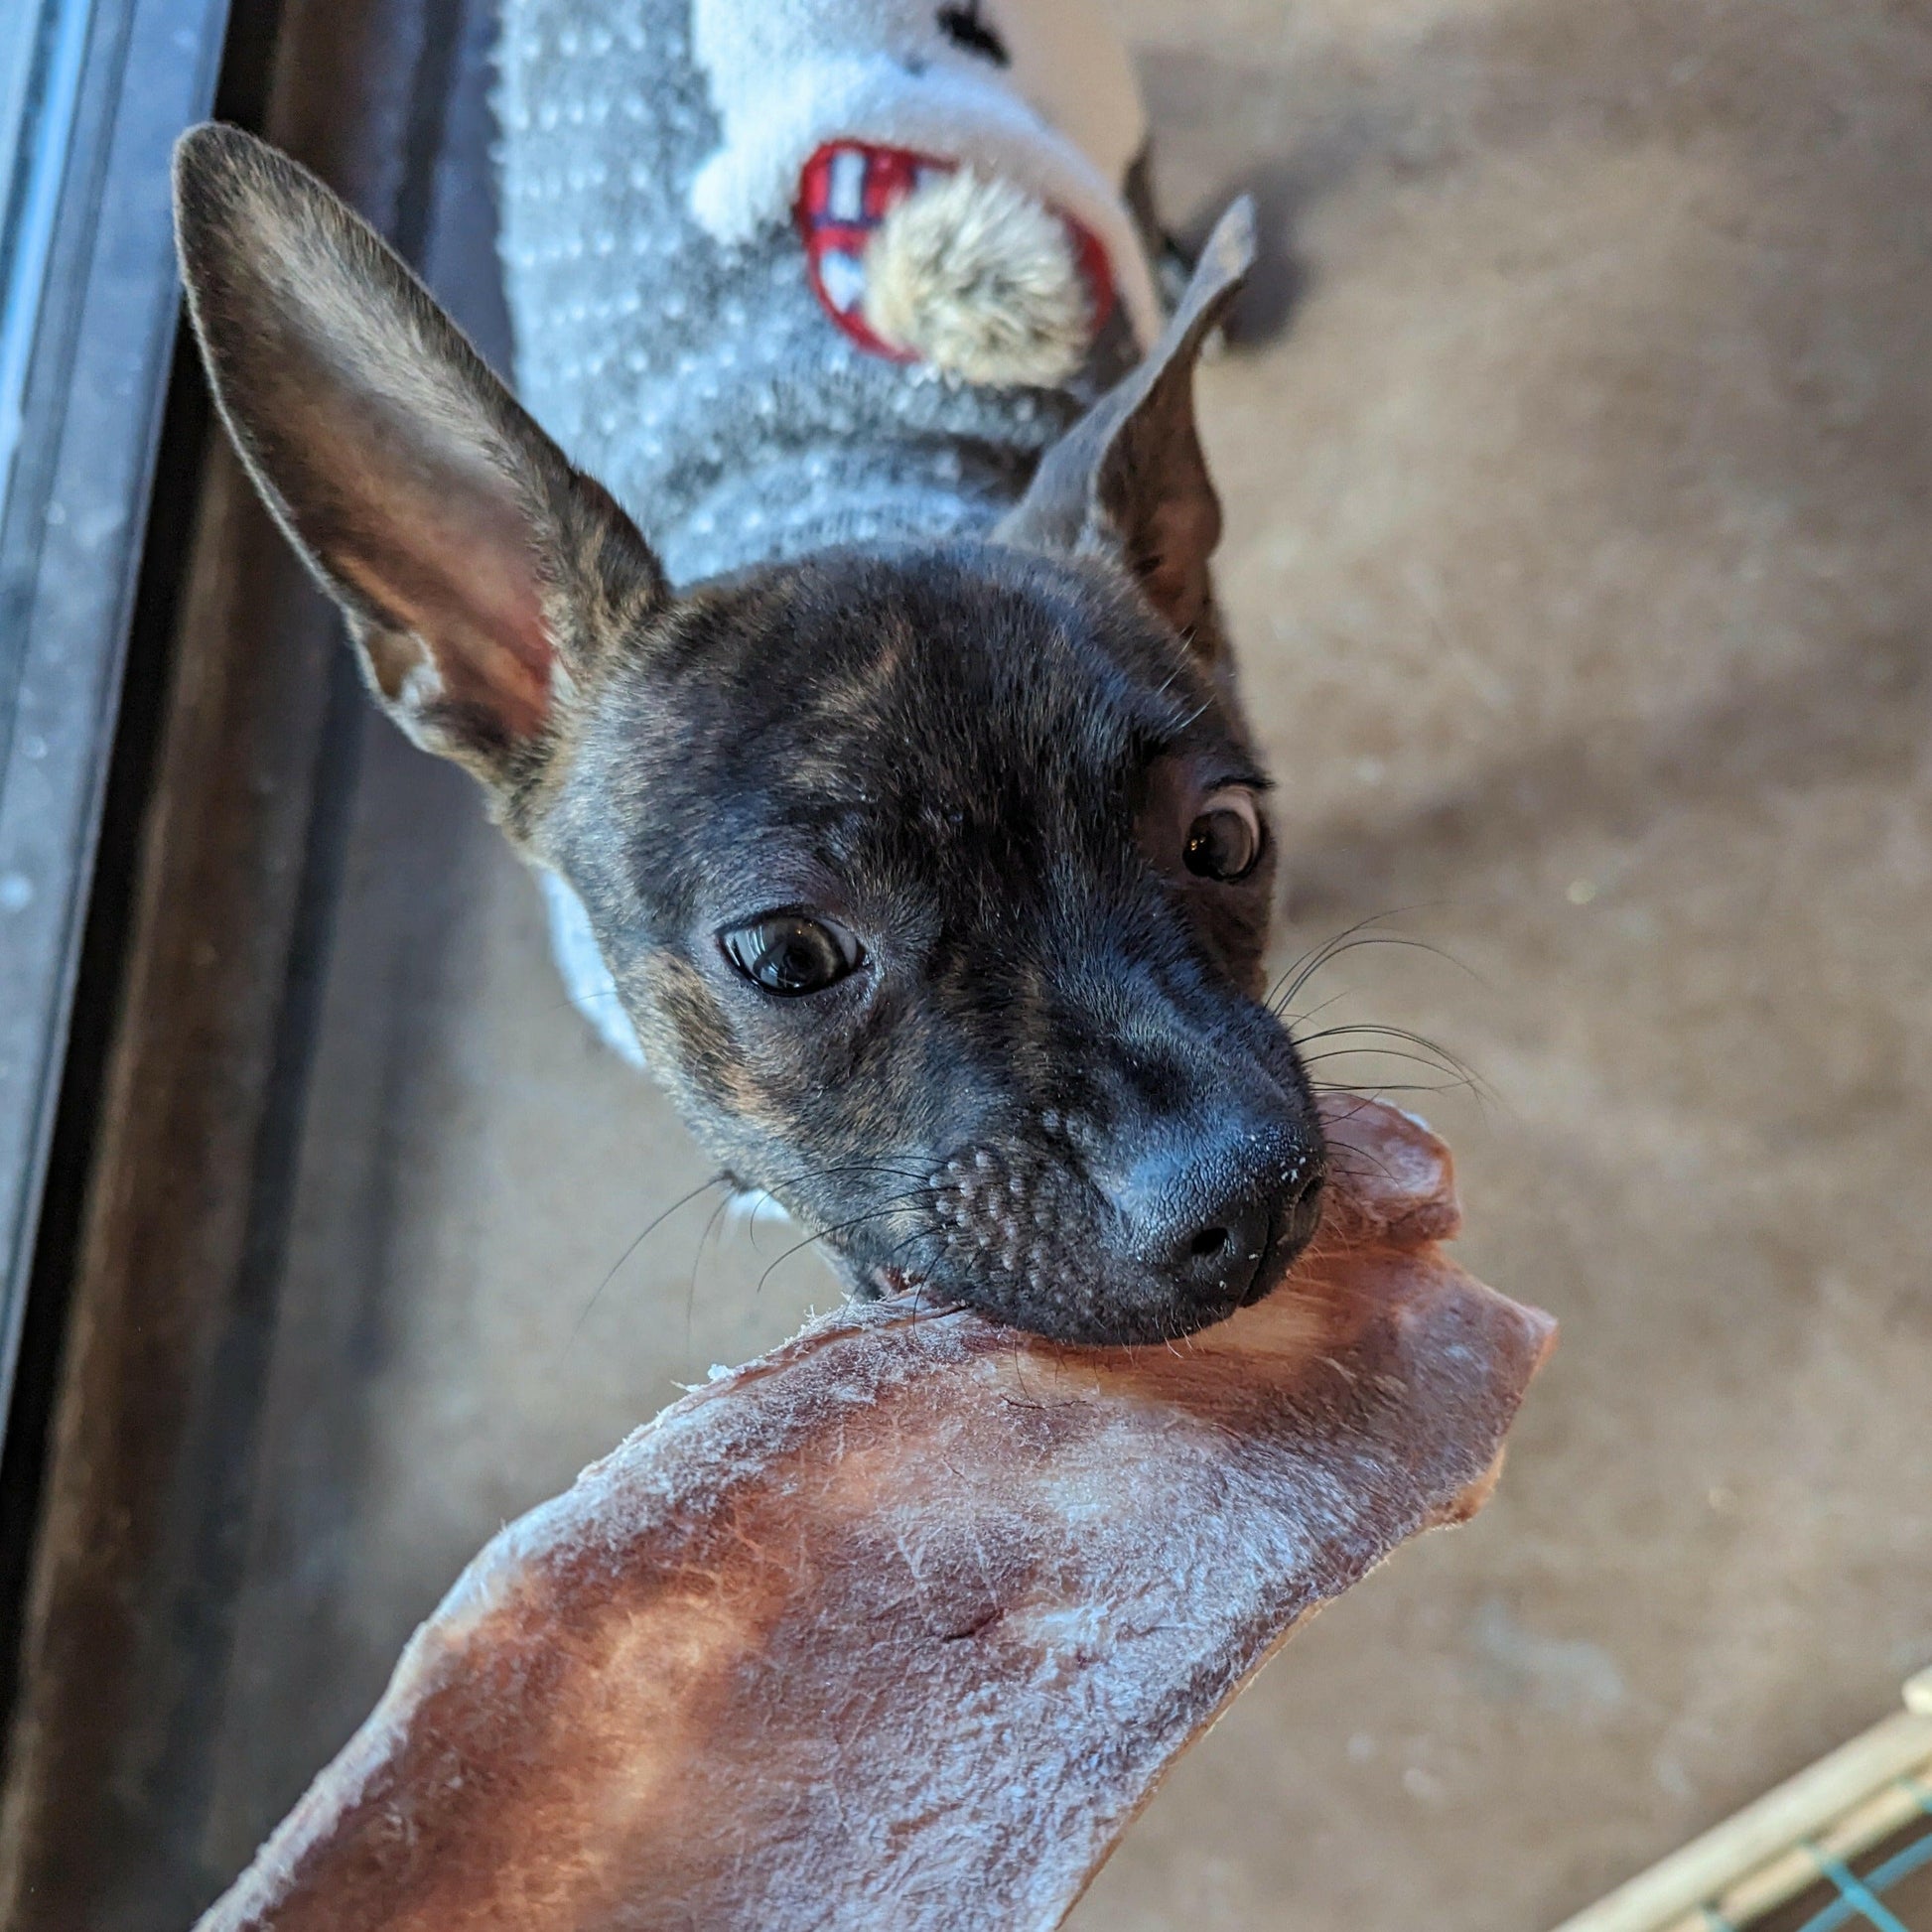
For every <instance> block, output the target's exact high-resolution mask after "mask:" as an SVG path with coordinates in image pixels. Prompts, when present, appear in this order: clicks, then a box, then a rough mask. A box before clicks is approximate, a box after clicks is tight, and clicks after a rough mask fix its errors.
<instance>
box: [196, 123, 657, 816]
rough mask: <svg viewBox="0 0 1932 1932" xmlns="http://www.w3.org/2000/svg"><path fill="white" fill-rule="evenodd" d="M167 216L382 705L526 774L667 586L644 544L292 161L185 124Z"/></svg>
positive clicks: (291, 523) (493, 782)
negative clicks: (619, 641)
mask: <svg viewBox="0 0 1932 1932" xmlns="http://www.w3.org/2000/svg"><path fill="white" fill-rule="evenodd" d="M175 223H176V233H177V237H178V240H179V243H180V249H181V260H182V273H183V278H184V280H185V281H186V283H187V285H188V297H189V310H190V314H191V316H192V318H193V321H194V326H195V333H196V336H197V338H198V339H199V340H200V343H201V346H202V353H203V356H204V358H205V359H206V361H207V371H208V378H209V381H210V383H211V384H212V386H213V390H214V398H215V402H216V404H217V405H218V407H219V409H220V412H221V416H222V419H223V420H224V421H225V422H226V424H227V426H228V430H229V432H230V434H231V435H232V436H233V438H234V441H235V445H236V447H237V448H238V449H239V451H240V453H241V456H242V460H243V461H244V462H245V463H246V464H247V466H248V470H249V472H250V474H251V475H252V476H253V478H254V480H255V483H256V484H257V485H258V486H259V488H260V489H261V492H262V494H263V496H264V497H265V498H266V499H267V501H268V503H269V505H270V507H271V508H272V509H273V510H274V512H275V514H276V516H277V518H278V519H279V520H280V522H281V524H282V526H283V528H284V529H285V530H286V531H287V532H288V534H289V536H290V537H291V538H292V539H293V540H294V542H295V545H296V547H297V548H298V549H299V550H300V551H301V553H302V555H303V557H304V558H305V559H306V560H307V561H308V563H309V565H310V567H311V568H312V569H313V570H314V572H315V573H316V575H317V577H319V578H320V579H321V581H322V583H323V585H324V587H325V588H326V589H327V590H328V591H329V592H330V594H331V595H332V596H333V597H334V598H335V599H336V600H337V602H338V603H339V604H341V605H342V607H343V609H344V610H345V612H346V613H347V616H348V621H349V627H350V629H351V631H352V632H353V634H354V637H355V642H356V644H357V647H358V649H359V651H360V653H361V657H362V665H363V669H364V671H365V673H366V675H367V678H368V682H369V684H370V686H371V688H372V689H373V691H374V692H375V694H376V696H377V698H378V699H379V700H380V701H381V702H382V704H383V705H384V707H385V708H386V709H387V710H388V711H389V712H390V713H391V715H392V716H393V717H395V719H396V720H397V722H398V723H400V724H401V725H402V727H403V729H404V730H405V731H406V732H408V733H409V735H410V736H411V737H412V738H413V739H415V740H416V742H417V743H418V744H420V745H422V746H424V747H425V748H426V749H428V750H430V751H434V752H440V753H442V754H444V755H445V756H446V757H450V758H454V759H458V760H459V761H460V762H462V763H463V764H465V765H467V766H469V767H470V769H472V770H473V771H475V772H476V773H477V775H478V776H479V777H481V778H483V780H484V782H485V783H486V784H488V785H489V786H491V787H492V788H493V789H495V790H497V791H498V792H499V793H508V792H511V791H513V790H515V789H516V788H517V786H518V785H519V784H521V783H522V782H524V781H525V780H526V779H527V778H528V777H529V776H530V775H531V774H532V773H533V772H534V771H535V770H537V769H538V768H540V766H541V763H542V761H543V759H544V756H545V754H546V752H547V750H548V749H549V747H550V746H551V745H552V744H554V743H555V737H556V731H557V727H558V725H559V723H560V722H561V719H562V717H563V714H564V712H565V711H566V710H567V708H568V706H569V704H570V703H571V700H572V698H573V696H574V695H575V694H576V693H578V692H579V691H581V690H582V689H583V688H584V687H585V686H586V685H587V684H588V683H590V682H592V681H594V680H595V678H596V676H597V674H598V670H599V665H600V660H601V656H602V654H603V653H604V652H605V651H606V650H607V649H608V647H609V644H610V642H611V640H612V639H614V638H617V637H621V636H622V635H623V634H624V633H625V632H626V630H629V629H631V628H632V627H634V625H635V624H636V623H637V622H638V621H640V620H641V619H643V618H644V617H646V616H647V615H648V614H649V613H650V612H651V611H652V610H654V609H656V608H657V607H659V606H660V605H662V604H663V603H664V602H665V601H666V599H667V591H666V588H665V585H664V580H663V576H662V574H661V572H660V571H659V569H658V567H657V564H656V562H655V560H654V559H653V558H652V556H651V554H650V552H649V550H648V549H647V548H646V547H645V545H644V541H643V539H642V538H641V537H640V536H639V535H638V534H637V531H636V529H635V528H634V527H633V526H632V524H631V523H630V522H629V520H628V519H627V518H626V517H625V516H624V515H623V513H622V511H621V510H620V509H619V508H618V506H617V505H616V503H615V502H613V501H612V499H611V497H610V495H609V494H608V493H607V492H606V491H605V490H604V489H603V488H602V487H601V486H600V485H599V484H597V483H593V482H592V481H591V480H590V479H589V478H587V477H584V476H582V475H580V474H579V473H578V472H576V471H574V470H573V469H572V468H571V467H570V465H569V464H568V463H567V462H566V461H565V460H564V457H563V455H562V453H561V452H560V451H559V450H558V449H557V447H556V445H555V444H553V443H552V442H551V441H550V440H549V438H548V437H546V436H545V435H544V434H543V432H542V431H541V430H539V429H538V428H537V426H536V424H535V423H533V422H532V421H531V420H530V418H529V417H528V416H527V415H526V414H525V413H524V412H523V410H522V409H520V408H519V407H518V406H517V404H516V403H515V402H514V401H513V400H512V398H511V397H510V395H509V392H508V391H507V390H506V389H505V388H504V387H503V385H502V384H501V383H500V382H499V381H498V380H497V379H496V377H495V376H494V375H492V374H491V373H490V371H489V370H488V369H487V368H486V367H485V366H484V365H483V360H482V358H481V357H480V356H479V355H478V354H477V353H476V351H475V350H474V349H473V348H472V347H471V346H470V345H469V343H468V342H466V341H465V340H464V338H463V336H462V335H461V334H460V333H459V331H458V330H457V328H456V326H455V324H454V323H452V322H451V321H450V319H449V318H448V317H447V316H446V315H445V314H444V313H443V312H442V310H441V309H439V308H438V307H437V306H436V304H435V302H434V301H433V300H432V299H431V297H430V296H429V294H428V293H427V291H425V290H424V289H423V287H422V285H421V284H420V283H419V282H417V280H416V279H415V277H414V276H413V275H411V274H410V272H409V270H408V269H407V268H405V267H404V266H403V264H402V263H401V261H399V260H398V259H397V258H396V256H395V255H394V254H392V253H391V252H390V251H389V249H388V248H387V247H386V246H385V245H384V244H383V243H382V241H381V240H380V239H378V237H377V236H376V235H375V234H374V233H373V232H372V231H371V230H370V229H369V228H368V227H367V226H366V225H365V224H364V223H363V222H362V221H361V220H360V219H359V218H358V217H357V216H356V215H355V214H353V213H352V212H351V211H350V210H349V209H348V208H347V207H345V205H344V204H343V203H342V202H341V201H340V200H338V199H337V197H336V196H335V195H333V194H332V193H331V192H330V191H329V190H328V189H326V188H325V187H324V186H323V185H322V184H321V183H320V182H318V181H317V180H315V179H314V177H313V176H311V175H309V174H307V173H305V172H304V171H303V170H302V169H301V168H299V167H297V166H296V164H295V163H294V162H292V161H290V160H289V159H288V158H287V157H286V156H284V155H281V154H279V153H277V152H276V151H275V150H274V149H273V148H270V147H267V146H266V145H264V144H263V143H262V142H260V141H257V140H255V139H253V138H252V137H251V136H249V135H246V134H243V133H241V132H240V131H239V130H237V129H234V128H227V127H218V126H207V127H201V128H196V129H194V130H192V131H191V132H190V133H188V134H186V135H184V136H183V138H182V140H181V143H180V145H179V147H178V148H177V149H176V154H175Z"/></svg>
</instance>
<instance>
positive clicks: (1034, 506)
mask: <svg viewBox="0 0 1932 1932" xmlns="http://www.w3.org/2000/svg"><path fill="white" fill-rule="evenodd" d="M1254 225H1255V217H1254V204H1253V203H1252V202H1251V201H1249V200H1248V198H1247V197H1246V196H1243V197H1242V198H1241V199H1240V200H1239V201H1238V202H1236V203H1235V204H1234V205H1233V206H1232V207H1230V208H1229V209H1228V210H1227V212H1226V213H1225V214H1223V215H1222V216H1221V218H1220V220H1219V221H1218V222H1216V223H1215V226H1214V232H1213V233H1212V234H1211V235H1210V236H1209V237H1208V241H1207V246H1206V247H1205V248H1204V249H1203V250H1202V251H1201V257H1200V261H1199V263H1198V264H1197V265H1196V267H1195V269H1194V275H1193V279H1192V281H1191V282H1189V283H1188V285H1187V293H1186V294H1185V295H1184V296H1182V298H1181V301H1180V306H1179V308H1178V309H1176V310H1175V311H1174V313H1173V319H1172V320H1171V321H1170V322H1169V324H1168V327H1167V329H1166V331H1165V332H1164V333H1163V335H1162V337H1161V340H1160V342H1159V343H1157V344H1156V345H1155V346H1154V348H1153V350H1152V352H1151V353H1150V354H1149V355H1148V357H1147V359H1146V360H1145V361H1144V362H1142V364H1141V365H1140V367H1139V368H1137V369H1136V370H1135V371H1134V372H1133V373H1132V374H1131V375H1128V376H1126V377H1124V378H1123V379H1122V380H1121V381H1120V382H1119V383H1118V384H1117V385H1116V386H1115V387H1114V388H1112V389H1110V390H1109V391H1108V392H1107V394H1106V395H1104V396H1103V397H1102V398H1101V399H1100V400H1099V401H1098V402H1097V403H1095V404H1094V406H1093V408H1092V409H1090V410H1089V411H1088V412H1087V414H1086V415H1085V416H1083V417H1082V418H1081V419H1080V421H1079V422H1078V423H1076V424H1075V425H1074V426H1073V428H1072V429H1070V430H1069V431H1068V432H1067V433H1066V435H1065V436H1063V437H1062V438H1061V439H1060V440H1059V442H1057V443H1056V444H1054V445H1053V447H1052V448H1051V449H1050V450H1048V451H1047V452H1046V454H1045V456H1044V457H1043V458H1042V459H1041V460H1040V465H1039V468H1038V470H1037V471H1035V475H1034V480H1033V483H1032V484H1031V485H1030V486H1029V488H1028V490H1027V494H1026V496H1025V497H1024V498H1023V499H1022V500H1021V502H1020V503H1019V504H1018V505H1017V506H1016V507H1015V508H1014V509H1012V510H1011V511H1010V512H1009V513H1008V514H1007V515H1006V517H1005V518H1003V519H1002V521H1001V523H1000V526H999V528H998V530H997V531H996V533H995V534H996V535H997V536H998V537H999V538H1000V539H1001V540H1002V541H1003V542H1007V543H1013V544H1019V545H1022V546H1023V547H1025V548H1027V549H1031V550H1058V551H1063V552H1067V553H1069V554H1072V555H1102V556H1111V557H1114V558H1116V559H1118V560H1119V561H1120V562H1121V563H1123V564H1124V565H1125V566H1126V567H1127V569H1128V570H1130V571H1131V572H1132V573H1133V575H1134V576H1135V577H1136V578H1137V579H1138V580H1139V582H1140V585H1141V588H1142V590H1143V591H1145V592H1146V594H1147V596H1148V599H1149V601H1150V602H1151V603H1152V604H1153V605H1154V607H1155V609H1156V610H1158V611H1159V612H1160V613H1161V615H1162V616H1163V617H1165V618H1166V619H1167V620H1168V621H1169V622H1170V623H1172V624H1173V626H1174V628H1175V629H1176V630H1178V631H1180V633H1181V634H1182V635H1183V636H1194V635H1196V634H1198V636H1199V640H1200V642H1201V644H1202V646H1203V647H1204V648H1207V649H1210V650H1211V649H1212V648H1214V638H1213V634H1212V632H1213V626H1212V625H1211V624H1204V623H1203V620H1204V618H1205V617H1206V616H1207V614H1208V610H1209V606H1210V603H1211V601H1212V591H1211V588H1210V586H1209V582H1208V575H1207V562H1208V559H1209V558H1210V557H1211V556H1212V555H1213V554H1214V546H1215V544H1217V543H1218V542H1219V541H1220V537H1221V502H1220V498H1219V497H1218V496H1216V495H1215V493H1214V484H1213V481H1212V479H1210V478H1209V476H1208V474H1207V462H1206V459H1205V458H1204V457H1203V456H1202V454H1201V446H1200V437H1199V435H1198V433H1197V432H1196V430H1195V427H1194V364H1195V362H1196V361H1197V360H1198V359H1199V357H1200V351H1201V345H1202V343H1204V342H1205V341H1206V340H1207V337H1208V335H1209V334H1210V333H1211V332H1212V331H1213V329H1214V326H1215V325H1216V324H1217V323H1218V322H1219V321H1220V320H1221V318H1222V317H1223V316H1224V315H1225V314H1226V313H1227V310H1228V305H1229V304H1230V303H1231V302H1232V301H1233V300H1234V298H1235V296H1236V294H1237V293H1238V292H1239V290H1240V287H1241V283H1242V280H1243V278H1244V277H1245V276H1246V275H1247V273H1248V270H1249V269H1250V268H1251V267H1252V266H1253V264H1254V258H1255V234H1254Z"/></svg>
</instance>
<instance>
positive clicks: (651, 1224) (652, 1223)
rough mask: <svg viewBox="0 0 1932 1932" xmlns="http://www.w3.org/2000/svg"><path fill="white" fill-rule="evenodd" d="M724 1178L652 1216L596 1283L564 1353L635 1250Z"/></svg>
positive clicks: (706, 1183) (697, 1188)
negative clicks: (608, 1270)
mask: <svg viewBox="0 0 1932 1932" xmlns="http://www.w3.org/2000/svg"><path fill="white" fill-rule="evenodd" d="M726 1178H727V1176H726V1175H724V1174H722V1173H715V1174H713V1175H712V1176H711V1178H710V1179H709V1180H701V1181H700V1182H699V1183H698V1184H697V1186H695V1187H693V1188H692V1189H691V1190H690V1192H689V1193H685V1194H680V1195H679V1196H678V1197H677V1199H676V1200H674V1201H673V1202H672V1203H671V1204H670V1206H669V1207H667V1208H665V1209H664V1210H663V1212H662V1213H660V1214H656V1215H653V1216H652V1217H651V1219H650V1220H649V1221H647V1222H646V1223H645V1224H644V1228H643V1231H642V1233H640V1234H639V1235H638V1236H637V1237H636V1239H635V1240H634V1241H632V1242H631V1243H630V1245H629V1246H628V1247H627V1248H625V1249H624V1251H623V1253H622V1254H621V1255H620V1256H619V1257H618V1258H617V1260H616V1261H614V1262H613V1263H612V1264H611V1268H610V1272H609V1273H608V1274H607V1275H606V1276H605V1277H604V1279H603V1280H602V1281H601V1282H599V1283H598V1285H597V1288H596V1290H595V1291H594V1292H593V1294H592V1296H591V1299H590V1300H589V1301H588V1302H586V1303H585V1304H584V1311H583V1313H582V1314H580V1315H579V1316H578V1317H577V1320H576V1322H575V1323H574V1324H573V1325H572V1327H571V1331H570V1339H569V1340H568V1341H566V1342H565V1344H564V1347H565V1349H566V1351H568V1349H569V1348H570V1346H571V1344H572V1343H574V1342H575V1341H576V1339H577V1336H578V1333H579V1331H580V1330H581V1329H582V1328H583V1326H584V1323H585V1322H586V1321H588V1320H589V1319H590V1316H591V1311H592V1310H593V1309H594V1308H596V1307H597V1304H598V1298H599V1297H600V1296H602V1295H603V1293H604V1291H605V1290H606V1289H607V1288H609V1287H610V1286H611V1284H612V1283H613V1282H614V1281H615V1280H616V1279H617V1277H618V1271H619V1270H620V1269H621V1268H622V1266H623V1265H624V1263H625V1262H626V1261H628V1260H629V1259H630V1257H631V1256H632V1255H634V1254H635V1253H636V1252H637V1250H638V1249H639V1248H640V1247H641V1246H642V1245H643V1244H644V1242H645V1241H646V1240H648V1239H649V1237H650V1236H651V1235H652V1234H654V1233H655V1232H656V1231H657V1229H659V1228H660V1227H662V1226H663V1225H664V1223H665V1222H666V1221H668V1220H669V1219H670V1218H671V1216H672V1215H673V1214H675V1213H676V1212H677V1211H678V1209H679V1208H680V1207H683V1206H685V1205H687V1204H688V1203H689V1202H691V1201H694V1200H696V1199H697V1198H698V1196H699V1195H700V1194H702V1193H704V1192H706V1191H707V1190H708V1189H710V1188H713V1187H718V1186H722V1185H723V1184H724V1183H725V1180H726Z"/></svg>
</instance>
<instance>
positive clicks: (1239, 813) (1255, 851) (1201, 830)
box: [1182, 785, 1261, 885]
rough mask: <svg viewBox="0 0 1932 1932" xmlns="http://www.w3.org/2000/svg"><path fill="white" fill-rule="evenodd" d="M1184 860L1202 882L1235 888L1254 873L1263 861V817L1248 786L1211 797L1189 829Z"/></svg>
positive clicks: (1227, 787)
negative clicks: (1208, 880) (1233, 886)
mask: <svg viewBox="0 0 1932 1932" xmlns="http://www.w3.org/2000/svg"><path fill="white" fill-rule="evenodd" d="M1182 857H1183V858H1184V859H1185V861H1186V865H1187V870H1188V871H1189V872H1191V873H1197V874H1198V875H1199V876H1200V877H1201V878H1202V879H1218V880H1219V881H1220V882H1221V883H1222V884H1223V885H1233V884H1234V882H1235V881H1236V880H1240V879H1246V878H1247V876H1248V875H1249V874H1250V873H1251V872H1253V871H1254V869H1255V862H1256V861H1257V860H1258V859H1259V858H1260V857H1261V814H1260V813H1259V812H1258V811H1257V810H1256V809H1255V801H1254V796H1253V794H1252V793H1251V792H1250V791H1249V790H1248V789H1247V787H1246V786H1245V785H1223V786H1222V787H1221V789H1220V790H1219V791H1216V792H1213V793H1210V794H1209V796H1208V798H1207V801H1206V802H1205V803H1204V804H1203V805H1202V806H1201V808H1200V810H1199V811H1198V812H1197V813H1196V814H1195V816H1194V822H1193V823H1192V824H1191V825H1190V826H1188V828H1187V843H1186V846H1185V847H1184V848H1183V851H1182Z"/></svg>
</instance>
